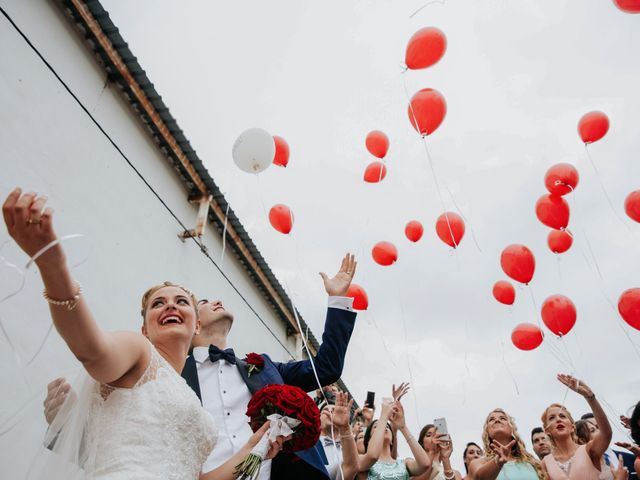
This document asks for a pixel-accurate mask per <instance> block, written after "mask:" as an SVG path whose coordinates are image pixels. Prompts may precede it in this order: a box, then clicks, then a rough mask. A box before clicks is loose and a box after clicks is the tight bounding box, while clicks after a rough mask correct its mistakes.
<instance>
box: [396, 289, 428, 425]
mask: <svg viewBox="0 0 640 480" xmlns="http://www.w3.org/2000/svg"><path fill="white" fill-rule="evenodd" d="M396 285H398V287H399V285H400V283H399V282H398V283H397V284H396ZM396 292H397V294H398V303H399V304H400V321H401V323H402V332H403V334H404V351H405V357H406V360H407V370H408V371H409V382H410V385H411V386H412V387H413V388H412V389H411V393H412V395H411V396H412V397H413V406H414V408H415V411H416V421H417V422H418V424H419V425H422V422H421V421H420V410H419V409H418V397H417V394H416V389H417V385H416V384H415V383H414V381H413V369H412V368H411V356H410V354H409V342H408V340H407V323H406V322H405V318H404V303H403V302H402V298H400V288H397V289H396Z"/></svg>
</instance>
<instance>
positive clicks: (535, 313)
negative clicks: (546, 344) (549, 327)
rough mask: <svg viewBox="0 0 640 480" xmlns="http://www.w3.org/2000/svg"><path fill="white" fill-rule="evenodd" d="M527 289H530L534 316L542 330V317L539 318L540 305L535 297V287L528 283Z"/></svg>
mask: <svg viewBox="0 0 640 480" xmlns="http://www.w3.org/2000/svg"><path fill="white" fill-rule="evenodd" d="M527 290H529V294H530V296H531V302H532V303H533V314H534V318H535V319H536V322H537V323H538V327H539V328H540V330H542V324H541V323H540V318H538V305H537V303H536V299H535V297H534V296H533V289H532V288H531V285H529V284H527Z"/></svg>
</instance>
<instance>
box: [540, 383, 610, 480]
mask: <svg viewBox="0 0 640 480" xmlns="http://www.w3.org/2000/svg"><path fill="white" fill-rule="evenodd" d="M558 380H560V382H562V383H563V384H564V385H566V386H567V387H568V388H570V389H571V390H573V391H574V392H576V393H578V394H580V395H582V396H583V397H584V398H585V400H586V401H587V403H588V404H589V406H590V407H591V411H592V412H593V415H594V417H595V420H596V422H597V423H598V425H599V426H600V429H599V431H598V432H597V433H595V434H594V435H593V437H592V438H591V440H589V442H588V443H586V444H585V445H579V444H578V441H577V440H578V439H577V437H576V429H575V424H574V421H573V418H572V417H571V414H570V413H569V411H568V410H567V409H566V408H565V407H564V405H560V404H559V403H553V404H551V405H549V406H548V407H547V409H546V410H545V411H544V412H543V414H542V426H543V427H544V429H545V431H546V432H547V435H548V436H549V439H550V440H551V443H552V444H553V447H554V448H553V451H552V452H551V454H549V455H547V456H546V457H544V459H543V460H542V464H543V466H544V467H545V469H546V471H547V474H548V476H549V478H550V480H598V477H599V476H600V473H601V470H600V468H601V463H600V459H601V458H602V456H603V455H604V452H605V450H606V449H607V448H609V443H610V442H611V435H612V431H611V425H610V424H609V420H607V416H606V415H605V413H604V411H603V410H602V407H601V406H600V403H599V402H598V401H597V400H596V396H595V394H594V393H593V392H592V391H591V389H590V388H589V387H588V386H587V385H586V384H585V383H584V382H581V381H580V380H578V379H576V378H573V377H572V376H571V375H558Z"/></svg>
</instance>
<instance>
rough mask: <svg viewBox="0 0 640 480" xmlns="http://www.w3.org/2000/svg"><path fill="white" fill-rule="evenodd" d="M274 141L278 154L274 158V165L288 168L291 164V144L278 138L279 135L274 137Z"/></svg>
mask: <svg viewBox="0 0 640 480" xmlns="http://www.w3.org/2000/svg"><path fill="white" fill-rule="evenodd" d="M273 141H274V142H275V144H276V154H275V155H274V157H273V163H274V165H278V166H280V167H286V166H287V164H288V163H289V144H288V143H287V141H286V140H285V139H284V138H282V137H278V136H277V135H275V136H274V137H273Z"/></svg>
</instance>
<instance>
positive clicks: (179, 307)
mask: <svg viewBox="0 0 640 480" xmlns="http://www.w3.org/2000/svg"><path fill="white" fill-rule="evenodd" d="M199 331H200V321H199V320H198V319H197V317H196V306H195V305H194V303H193V299H192V298H191V295H189V294H188V293H187V292H185V291H184V290H183V289H182V288H180V287H174V286H168V287H162V288H160V289H158V290H156V291H155V292H154V293H153V294H152V295H150V296H149V299H148V301H147V304H146V310H145V312H144V325H143V326H142V333H143V334H144V335H145V336H146V337H147V338H149V340H150V341H151V343H153V344H156V342H157V341H159V340H161V339H163V338H167V337H172V338H173V337H181V338H182V337H183V338H184V339H185V340H186V341H188V342H191V338H192V337H193V335H194V334H195V333H198V332H199Z"/></svg>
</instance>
